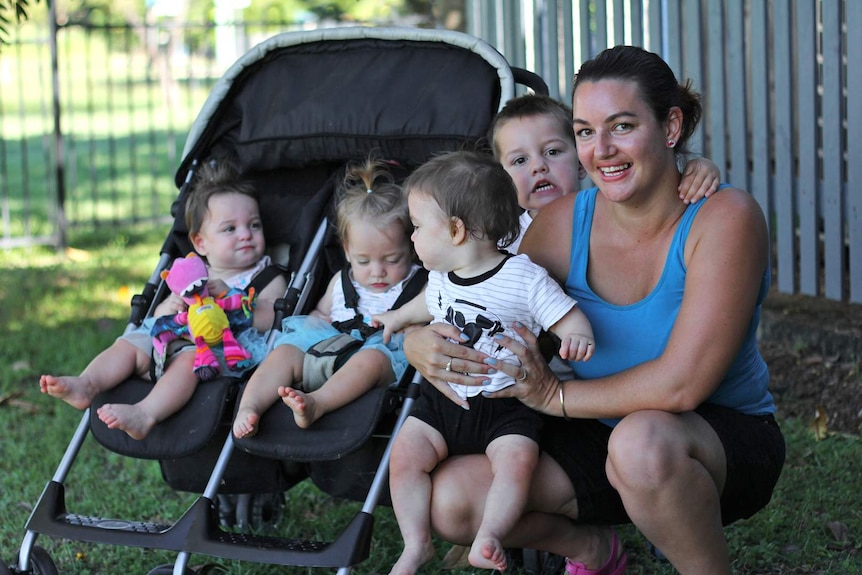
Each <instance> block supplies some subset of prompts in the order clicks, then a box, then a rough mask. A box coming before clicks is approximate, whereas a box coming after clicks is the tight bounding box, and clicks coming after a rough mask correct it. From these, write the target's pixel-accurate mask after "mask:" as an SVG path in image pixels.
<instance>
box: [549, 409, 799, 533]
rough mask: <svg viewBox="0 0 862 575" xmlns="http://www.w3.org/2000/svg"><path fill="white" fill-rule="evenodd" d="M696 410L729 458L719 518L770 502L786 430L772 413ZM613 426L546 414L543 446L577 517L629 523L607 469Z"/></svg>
mask: <svg viewBox="0 0 862 575" xmlns="http://www.w3.org/2000/svg"><path fill="white" fill-rule="evenodd" d="M695 413H697V414H698V415H700V416H701V417H703V419H704V420H706V422H707V423H708V424H709V425H710V426H711V427H712V428H713V429H714V430H715V432H716V434H717V435H718V437H719V439H720V440H721V443H722V445H723V446H724V453H725V457H726V459H727V481H726V483H725V486H724V492H723V493H722V494H721V519H722V523H723V524H724V525H728V524H730V523H732V522H734V521H736V520H737V519H745V518H748V517H751V516H752V515H753V514H754V513H755V512H757V511H759V510H760V509H762V508H763V507H764V506H765V505H766V504H767V503H769V500H770V498H771V497H772V491H773V489H774V488H775V484H776V483H777V482H778V477H779V475H780V474H781V468H782V467H783V466H784V455H785V445H784V436H783V435H782V434H781V430H780V429H779V427H778V424H777V423H776V421H775V418H774V417H773V416H772V415H744V414H742V413H739V412H736V411H734V410H732V409H728V408H725V407H719V406H716V405H702V406H701V407H699V408H698V409H696V410H695ZM612 431H613V428H611V427H608V426H607V425H605V424H603V423H601V422H600V421H596V420H586V419H572V420H571V421H566V420H564V419H562V418H559V417H546V418H545V427H544V430H543V432H542V441H541V447H542V450H543V451H546V452H547V453H548V455H550V456H551V457H553V458H554V460H555V461H556V462H557V463H559V464H560V466H561V467H562V468H563V470H564V471H565V472H566V474H567V475H568V476H569V478H570V479H571V481H572V485H573V486H574V488H575V494H576V497H577V499H578V519H577V522H578V523H588V524H594V525H600V524H604V525H616V524H621V523H630V522H631V520H630V519H629V517H628V514H627V513H626V511H625V508H624V507H623V504H622V501H621V500H620V496H619V494H618V493H617V491H616V490H615V489H614V488H613V487H612V486H611V484H610V482H609V481H608V477H607V474H606V472H605V460H606V459H607V456H608V438H609V437H610V435H611V432H612Z"/></svg>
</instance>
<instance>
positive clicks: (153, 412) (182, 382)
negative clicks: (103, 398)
mask: <svg viewBox="0 0 862 575" xmlns="http://www.w3.org/2000/svg"><path fill="white" fill-rule="evenodd" d="M194 357H195V354H194V353H191V352H180V353H178V354H177V355H176V356H174V358H173V359H172V360H171V362H170V364H169V365H168V367H167V368H166V369H165V373H164V374H163V375H162V377H160V378H159V380H158V381H157V382H156V383H155V385H154V386H153V389H151V390H150V392H149V393H148V394H147V395H146V397H144V398H143V399H142V400H141V401H139V402H138V403H135V404H133V405H128V404H123V403H106V404H104V405H103V406H102V407H100V408H99V410H98V412H97V413H98V415H99V419H101V420H102V421H103V422H104V423H105V425H107V426H108V427H109V428H110V429H121V430H123V431H125V432H126V433H128V434H129V436H130V437H131V438H132V439H143V438H144V437H146V436H147V434H149V433H150V430H152V428H153V426H154V425H156V424H157V423H159V422H160V421H164V420H165V419H166V418H167V417H169V416H171V415H173V414H174V413H176V412H177V411H179V410H180V409H181V408H182V407H183V406H184V405H185V404H186V403H188V401H189V399H191V397H192V395H193V394H194V392H195V388H196V387H197V384H198V377H197V375H195V373H194V371H193V367H194Z"/></svg>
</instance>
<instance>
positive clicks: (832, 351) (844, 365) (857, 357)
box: [760, 293, 862, 434]
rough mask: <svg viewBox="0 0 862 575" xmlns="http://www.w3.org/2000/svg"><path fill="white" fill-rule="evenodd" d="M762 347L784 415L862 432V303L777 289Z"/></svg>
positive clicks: (763, 325)
mask: <svg viewBox="0 0 862 575" xmlns="http://www.w3.org/2000/svg"><path fill="white" fill-rule="evenodd" d="M760 350H761V353H762V354H763V357H764V359H766V362H767V363H768V364H769V372H770V377H771V381H772V383H771V385H770V388H771V390H772V393H773V395H774V396H775V401H776V403H777V404H778V410H779V413H780V416H781V417H783V418H787V417H794V418H798V419H799V420H801V421H804V422H806V423H808V424H809V425H812V426H815V425H816V424H817V425H820V426H821V427H820V429H821V431H822V430H823V429H824V428H823V427H822V426H824V425H825V429H826V430H828V431H833V432H838V433H852V434H860V433H862V305H858V304H843V303H839V302H834V301H831V300H827V299H825V298H815V297H806V296H796V295H794V296H788V295H783V294H777V293H772V294H770V296H769V297H768V298H767V300H766V303H765V304H764V306H763V317H762V318H761V332H760Z"/></svg>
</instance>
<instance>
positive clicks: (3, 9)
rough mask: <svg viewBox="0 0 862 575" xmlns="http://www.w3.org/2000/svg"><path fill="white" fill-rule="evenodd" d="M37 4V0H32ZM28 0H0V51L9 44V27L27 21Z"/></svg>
mask: <svg viewBox="0 0 862 575" xmlns="http://www.w3.org/2000/svg"><path fill="white" fill-rule="evenodd" d="M33 2H34V3H37V4H38V3H39V0H33ZM29 10H30V0H0V49H2V47H3V45H4V44H8V43H9V27H10V26H11V25H12V24H13V23H14V24H16V25H17V24H20V23H21V22H23V21H24V20H26V19H27V17H28V13H29Z"/></svg>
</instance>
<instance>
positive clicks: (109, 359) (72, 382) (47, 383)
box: [39, 339, 150, 409]
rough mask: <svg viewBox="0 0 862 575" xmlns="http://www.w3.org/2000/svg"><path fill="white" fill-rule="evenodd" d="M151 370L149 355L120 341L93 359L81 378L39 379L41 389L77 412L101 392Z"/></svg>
mask: <svg viewBox="0 0 862 575" xmlns="http://www.w3.org/2000/svg"><path fill="white" fill-rule="evenodd" d="M149 369H150V357H149V355H148V354H146V353H144V351H143V350H141V349H138V348H137V347H135V346H134V345H132V344H131V343H129V342H128V341H126V340H123V339H118V340H116V341H115V342H114V343H113V344H112V345H111V346H110V347H108V348H107V349H105V350H103V351H102V352H101V353H100V354H99V355H97V356H96V357H95V358H93V360H92V361H91V362H90V363H89V365H87V367H86V368H85V369H84V371H82V372H81V375H79V376H77V377H75V376H69V375H61V376H55V375H43V376H41V377H40V378H39V389H40V390H41V391H42V393H47V394H48V395H50V396H51V397H56V398H57V399H62V400H63V401H65V402H66V403H68V404H69V405H71V406H72V407H74V408H76V409H86V408H88V407H90V403H92V401H93V398H94V397H96V395H98V394H99V393H101V392H102V391H105V390H108V389H111V388H113V387H116V386H117V385H119V384H120V383H122V382H124V381H126V380H127V379H129V378H130V377H132V376H133V375H139V376H142V377H143V376H147V375H148V372H149Z"/></svg>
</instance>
